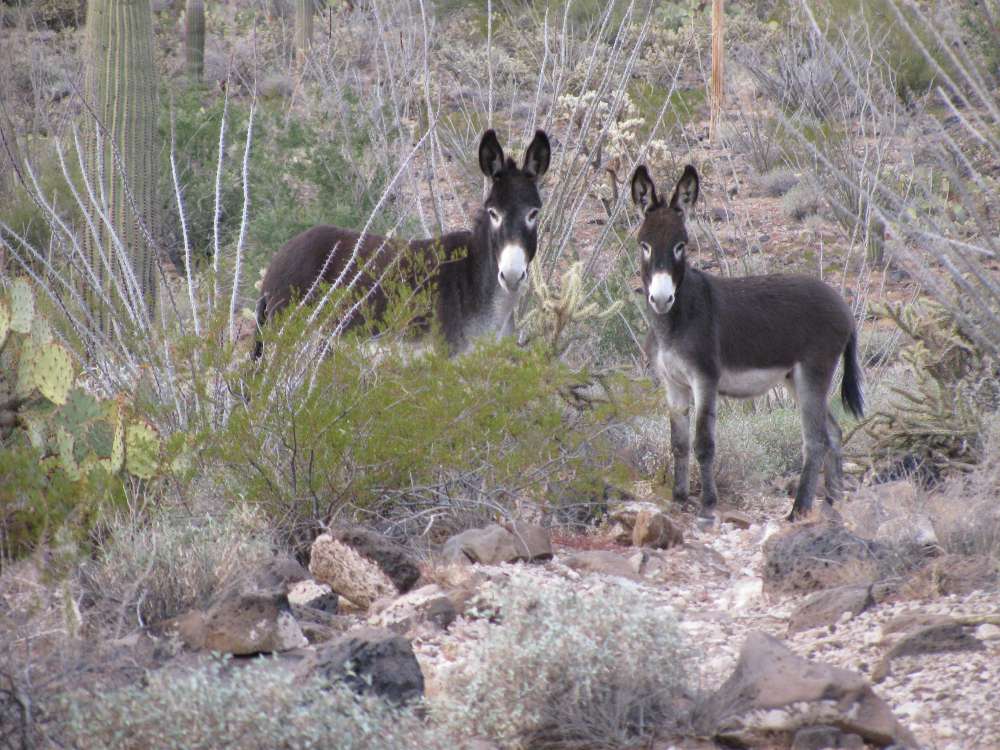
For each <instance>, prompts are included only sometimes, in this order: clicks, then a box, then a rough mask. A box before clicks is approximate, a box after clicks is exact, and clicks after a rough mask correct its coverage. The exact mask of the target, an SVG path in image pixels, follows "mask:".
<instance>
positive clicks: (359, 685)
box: [302, 628, 424, 704]
mask: <svg viewBox="0 0 1000 750" xmlns="http://www.w3.org/2000/svg"><path fill="white" fill-rule="evenodd" d="M302 673H303V675H305V674H317V675H321V676H322V677H323V678H324V679H326V680H327V681H328V682H330V683H335V682H343V683H345V684H347V685H348V686H349V687H350V688H351V689H352V690H354V691H355V692H356V693H359V694H362V693H373V694H375V695H379V696H381V697H383V698H385V699H387V700H390V701H392V702H394V703H397V704H403V703H406V702H408V701H410V700H414V699H418V698H420V697H421V696H422V695H423V694H424V675H423V673H422V672H421V671H420V664H419V663H418V662H417V657H416V656H415V655H414V654H413V647H412V646H411V645H410V642H409V641H408V640H406V639H405V638H403V637H402V636H399V635H397V634H395V633H393V632H391V631H389V630H383V629H381V628H356V629H354V630H351V631H349V632H347V633H345V634H344V635H343V636H341V637H340V638H338V639H337V640H336V641H334V642H333V643H331V644H329V645H328V646H324V647H323V648H321V649H320V650H319V651H317V652H316V654H315V656H314V657H313V658H311V659H309V660H307V663H306V664H305V665H304V666H303V667H302Z"/></svg>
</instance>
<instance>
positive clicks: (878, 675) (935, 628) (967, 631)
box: [872, 618, 986, 682]
mask: <svg viewBox="0 0 1000 750" xmlns="http://www.w3.org/2000/svg"><path fill="white" fill-rule="evenodd" d="M972 629H973V628H972V627H971V626H968V625H963V624H962V623H960V622H958V621H956V620H952V619H950V618H945V619H943V620H941V621H939V622H935V623H933V624H931V625H925V626H924V627H919V628H917V629H916V630H913V631H911V632H909V633H907V634H906V635H904V636H903V637H902V638H901V639H900V640H899V641H898V642H897V643H896V645H894V646H893V647H892V648H891V649H889V651H888V653H886V655H885V656H883V657H882V660H881V661H880V662H879V663H878V664H876V665H875V668H874V669H873V670H872V680H874V681H875V682H881V681H882V680H884V679H885V678H886V677H888V676H889V671H890V669H891V666H892V660H893V659H896V658H898V657H900V656H919V655H921V654H943V653H948V652H952V651H982V650H983V649H985V648H986V647H985V646H984V645H983V642H982V641H980V640H979V639H978V638H976V637H975V636H974V635H973V634H972V632H971V631H972Z"/></svg>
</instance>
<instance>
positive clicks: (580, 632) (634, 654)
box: [431, 572, 692, 748]
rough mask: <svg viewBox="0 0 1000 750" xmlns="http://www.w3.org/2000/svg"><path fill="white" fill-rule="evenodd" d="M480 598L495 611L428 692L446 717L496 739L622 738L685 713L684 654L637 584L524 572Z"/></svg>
mask: <svg viewBox="0 0 1000 750" xmlns="http://www.w3.org/2000/svg"><path fill="white" fill-rule="evenodd" d="M486 606H487V607H489V608H490V609H494V608H495V610H494V611H493V616H494V619H496V618H497V617H499V620H500V621H499V622H498V623H496V624H491V625H490V626H489V632H488V633H486V634H485V635H484V636H483V637H482V638H480V639H477V640H473V641H467V642H465V643H463V646H462V652H461V653H460V654H459V656H458V658H456V659H455V661H454V666H453V667H451V669H450V670H449V671H448V672H447V673H446V674H445V675H444V677H443V679H442V680H441V685H442V692H441V694H440V695H439V696H437V697H436V698H435V699H434V700H433V702H432V703H431V712H432V716H434V717H435V718H437V719H438V720H439V721H441V722H442V724H443V725H444V726H446V727H453V728H455V729H456V730H462V731H465V732H467V733H470V734H473V735H485V736H487V737H490V738H491V739H494V740H496V741H498V742H500V743H501V745H502V746H503V747H511V748H513V747H517V748H522V747H531V748H546V747H563V748H565V747H579V748H583V747H587V748H610V747H615V748H617V747H623V746H632V744H633V743H634V742H635V741H636V740H639V739H641V738H644V737H648V736H650V735H651V734H652V732H653V731H654V730H655V729H657V728H661V727H663V726H665V725H666V726H668V727H671V726H672V728H677V726H678V725H679V724H681V723H682V722H683V721H684V720H685V717H684V716H683V715H682V714H681V710H680V709H679V708H678V706H679V705H680V704H681V703H682V702H683V700H684V699H685V698H686V697H689V689H690V688H689V685H690V679H691V666H692V665H691V663H690V656H691V654H690V652H689V651H687V649H686V647H685V645H684V644H683V640H682V637H681V633H680V631H679V628H678V626H677V621H676V620H675V618H674V615H673V613H672V612H671V611H670V610H669V609H668V608H665V607H663V606H662V605H659V604H651V603H650V602H649V600H648V599H647V598H646V597H645V596H644V595H643V594H642V592H641V591H640V590H639V589H637V588H636V587H635V586H634V585H631V584H626V583H623V582H613V581H610V580H609V581H601V582H600V583H598V584H595V585H592V586H589V587H587V588H586V589H581V588H580V587H578V586H575V585H571V584H569V583H567V582H565V581H560V580H553V579H549V578H544V577H542V576H539V575H538V574H531V573H528V572H522V573H515V574H514V575H513V576H512V577H511V579H510V581H509V582H508V583H507V584H506V585H505V586H504V588H502V589H501V590H500V591H499V592H498V593H497V594H496V601H495V602H487V605H486Z"/></svg>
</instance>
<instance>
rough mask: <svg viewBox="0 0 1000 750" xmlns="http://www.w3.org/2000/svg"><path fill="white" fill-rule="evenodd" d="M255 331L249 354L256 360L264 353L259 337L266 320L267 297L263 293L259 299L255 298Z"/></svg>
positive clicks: (262, 341) (261, 340)
mask: <svg viewBox="0 0 1000 750" xmlns="http://www.w3.org/2000/svg"><path fill="white" fill-rule="evenodd" d="M256 312H257V333H256V335H255V336H254V342H253V354H251V355H250V359H251V360H253V361H254V362H256V361H257V360H258V359H260V355H261V354H263V353H264V340H263V339H262V338H261V335H260V334H261V329H262V328H263V327H264V323H265V322H266V321H267V297H266V296H264V295H263V294H262V295H261V296H260V299H259V300H257V310H256Z"/></svg>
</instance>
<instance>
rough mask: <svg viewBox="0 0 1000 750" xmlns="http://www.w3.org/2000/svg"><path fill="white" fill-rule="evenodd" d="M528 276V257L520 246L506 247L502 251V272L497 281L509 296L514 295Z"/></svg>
mask: <svg viewBox="0 0 1000 750" xmlns="http://www.w3.org/2000/svg"><path fill="white" fill-rule="evenodd" d="M527 275H528V255H527V253H525V252H524V248H523V247H521V246H520V245H504V248H503V250H501V251H500V272H499V273H498V274H497V281H499V282H500V287H501V288H502V289H503V290H504V291H505V292H507V293H508V294H514V292H516V291H517V288H518V286H520V284H521V282H522V281H524V279H525V277H526V276H527Z"/></svg>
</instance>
